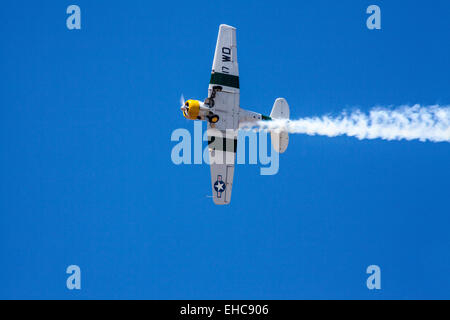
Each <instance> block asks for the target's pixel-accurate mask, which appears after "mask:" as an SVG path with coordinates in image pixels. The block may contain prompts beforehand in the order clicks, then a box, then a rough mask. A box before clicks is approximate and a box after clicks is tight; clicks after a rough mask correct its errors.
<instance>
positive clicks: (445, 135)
mask: <svg viewBox="0 0 450 320" xmlns="http://www.w3.org/2000/svg"><path fill="white" fill-rule="evenodd" d="M259 127H260V128H262V129H268V130H276V129H280V130H283V131H288V132H289V133H301V134H307V135H322V136H328V137H335V136H340V135H347V136H350V137H356V138H358V139H360V140H362V139H384V140H403V139H405V140H414V139H417V140H420V141H433V142H450V106H438V105H435V106H426V107H425V106H420V105H414V106H412V107H411V106H402V107H399V108H396V109H388V108H381V107H377V108H374V109H372V110H371V111H370V112H369V114H365V113H363V112H361V111H359V110H357V111H353V112H351V113H348V112H343V113H341V114H340V115H338V116H335V117H333V116H329V115H326V116H322V117H320V118H319V117H312V118H309V117H308V118H301V119H298V120H272V121H261V122H260V123H259Z"/></svg>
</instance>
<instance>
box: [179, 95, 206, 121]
mask: <svg viewBox="0 0 450 320" xmlns="http://www.w3.org/2000/svg"><path fill="white" fill-rule="evenodd" d="M200 104H201V102H200V101H198V100H188V101H186V103H185V104H184V106H183V107H181V110H182V111H183V116H184V117H185V118H186V119H189V120H197V119H198V116H199V114H200Z"/></svg>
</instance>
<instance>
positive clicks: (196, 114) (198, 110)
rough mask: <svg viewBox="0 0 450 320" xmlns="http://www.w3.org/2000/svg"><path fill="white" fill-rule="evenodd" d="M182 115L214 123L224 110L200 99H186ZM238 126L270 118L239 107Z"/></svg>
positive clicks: (190, 118)
mask: <svg viewBox="0 0 450 320" xmlns="http://www.w3.org/2000/svg"><path fill="white" fill-rule="evenodd" d="M181 111H182V112H183V116H184V117H185V118H186V119H189V120H201V121H209V122H210V123H216V122H217V121H219V119H220V116H221V114H222V113H226V112H227V111H226V110H218V109H216V108H215V107H214V106H210V105H209V104H207V103H205V102H202V101H200V100H193V99H191V100H188V101H186V103H185V104H184V105H183V106H182V107H181ZM238 114H239V127H241V126H245V125H249V124H252V123H255V122H258V121H265V120H271V118H270V117H268V116H264V115H262V114H261V113H257V112H253V111H249V110H245V109H242V108H239V112H238Z"/></svg>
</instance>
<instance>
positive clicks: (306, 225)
mask: <svg viewBox="0 0 450 320" xmlns="http://www.w3.org/2000/svg"><path fill="white" fill-rule="evenodd" d="M70 4H77V5H79V6H80V7H81V11H82V29H81V30H78V31H69V30H68V29H67V28H66V17H67V15H66V13H65V12H66V8H67V6H69V5H70ZM371 4H377V5H379V6H380V8H381V12H382V30H380V31H369V30H368V29H367V28H366V19H367V17H368V15H367V14H366V13H365V11H366V8H367V7H368V6H369V5H371ZM449 14H450V3H449V2H448V1H432V2H430V1H428V2H423V1H380V0H377V1H370V2H369V1H349V0H346V1H313V2H299V1H297V2H295V3H294V2H292V1H276V2H271V3H262V2H261V1H244V2H243V1H234V0H229V1H220V2H219V1H202V2H200V1H198V2H197V1H176V2H173V1H172V2H167V1H166V2H159V3H156V2H150V1H135V0H129V1H81V0H80V1H74V2H64V1H58V2H55V1H48V0H47V1H8V2H5V3H2V9H1V11H0V21H1V22H2V27H1V28H0V36H1V39H2V47H1V50H0V71H1V74H2V77H1V80H0V81H1V85H0V112H1V114H0V121H1V126H0V128H1V132H0V139H1V140H0V170H1V172H0V177H1V179H0V181H1V182H0V219H1V220H0V226H1V230H0V255H1V257H2V259H1V261H0V298H39V299H46V298H58V299H76V298H86V299H96V298H112V299H125V298H137V299H305V298H313V299H315V298H317V299H327V298H332V299H345V298H355V299H383V298H384V299H394V298H397V299H407V298H450V296H449V290H448V288H449V286H450V276H449V273H448V270H449V269H450V253H449V252H450V251H449V248H450V234H449V232H448V226H449V224H450V201H449V191H450V187H449V181H450V170H449V163H450V145H449V144H448V143H422V142H416V141H413V142H405V141H400V142H398V141H397V142H386V141H382V140H373V141H359V140H357V139H354V138H349V137H338V138H326V137H309V136H303V135H295V136H292V137H291V141H290V146H289V149H288V151H287V153H286V154H284V155H282V157H281V158H280V172H279V174H278V175H275V176H260V175H259V167H258V166H249V165H240V166H238V167H237V168H236V174H235V184H234V186H233V199H232V204H231V205H230V206H227V207H216V206H214V205H213V203H212V201H211V199H208V198H206V197H205V196H206V195H207V194H209V193H210V188H211V187H210V171H209V168H208V166H207V165H196V166H194V165H192V166H175V165H174V164H173V163H172V162H171V158H170V153H171V149H172V147H173V146H174V145H175V143H173V142H171V141H170V135H171V133H172V131H173V130H174V129H177V128H187V129H189V130H191V131H192V129H193V123H192V122H189V121H187V120H186V119H184V118H183V117H182V115H181V112H180V111H179V97H180V95H181V93H184V95H185V96H186V97H193V98H197V99H203V98H205V97H206V94H207V86H208V80H209V75H210V69H211V64H212V59H213V52H214V47H215V43H216V37H217V31H218V26H219V24H221V23H226V24H230V25H233V26H235V27H237V29H238V30H237V32H238V33H237V38H238V55H239V58H238V59H239V64H240V75H241V78H240V82H241V105H242V107H245V108H249V109H252V110H254V111H258V112H261V113H269V112H270V109H271V106H272V104H273V101H274V100H275V99H276V98H277V97H285V98H286V99H287V101H288V102H289V104H290V106H291V116H292V117H293V118H299V117H303V116H313V115H322V114H326V113H337V112H340V111H341V110H342V109H344V108H353V107H359V108H361V110H364V111H367V110H369V109H370V108H371V107H373V106H374V105H384V106H390V105H393V106H395V105H401V104H414V103H420V104H424V105H429V104H436V103H439V104H442V105H448V104H450V90H449V87H450V86H449V77H448V76H449V73H450V62H449V56H450V42H449V41H448V39H449V30H450V20H449ZM71 264H76V265H79V266H80V268H81V270H82V290H81V291H69V290H67V289H66V277H67V275H66V273H65V270H66V268H67V266H69V265H71ZM372 264H376V265H379V266H380V268H381V273H382V290H380V291H369V290H368V289H367V287H366V278H367V276H368V275H367V274H366V273H365V271H366V268H367V267H368V266H369V265H372Z"/></svg>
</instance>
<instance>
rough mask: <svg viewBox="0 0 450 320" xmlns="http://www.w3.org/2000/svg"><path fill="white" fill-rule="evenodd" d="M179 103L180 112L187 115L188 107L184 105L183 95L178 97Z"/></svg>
mask: <svg viewBox="0 0 450 320" xmlns="http://www.w3.org/2000/svg"><path fill="white" fill-rule="evenodd" d="M180 103H181V111H183V113H184V114H185V115H187V113H188V112H189V105H186V102H185V100H184V95H183V94H182V95H181V97H180Z"/></svg>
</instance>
